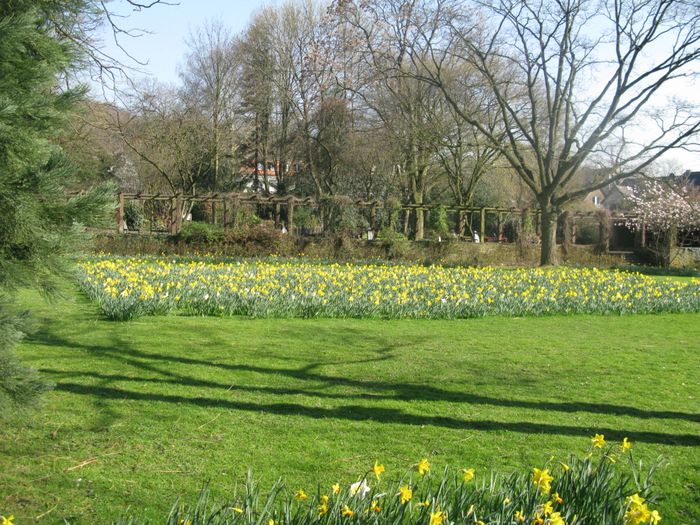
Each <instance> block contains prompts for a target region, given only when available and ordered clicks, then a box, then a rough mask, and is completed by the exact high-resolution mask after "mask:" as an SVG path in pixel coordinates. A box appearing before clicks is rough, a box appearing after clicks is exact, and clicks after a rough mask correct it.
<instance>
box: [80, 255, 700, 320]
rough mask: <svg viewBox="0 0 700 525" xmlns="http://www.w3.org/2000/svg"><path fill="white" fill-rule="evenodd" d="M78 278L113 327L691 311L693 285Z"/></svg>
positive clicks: (341, 267)
mask: <svg viewBox="0 0 700 525" xmlns="http://www.w3.org/2000/svg"><path fill="white" fill-rule="evenodd" d="M79 280H80V283H81V285H82V288H83V290H84V291H85V292H86V294H87V295H88V296H89V297H90V298H91V299H92V300H94V301H96V302H97V303H98V304H99V306H100V308H101V310H102V312H103V313H104V315H105V316H106V317H108V318H110V319H117V320H125V319H131V318H134V317H138V316H142V315H155V314H167V313H170V312H182V313H185V314H191V315H245V316H251V317H337V318H342V317H354V318H390V319H400V318H429V319H456V318H469V317H481V316H485V315H504V316H533V315H552V314H573V313H589V314H593V313H595V314H626V313H659V312H697V311H700V279H694V280H691V281H686V282H679V281H671V280H665V281H662V280H657V279H654V278H652V277H647V276H643V275H641V274H633V273H626V272H617V271H609V270H598V269H588V268H547V269H541V268H536V269H498V268H445V267H439V266H404V265H395V266H389V265H380V264H377V265H360V264H323V263H316V262H306V261H302V260H298V261H276V260H261V261H232V262H216V261H207V260H206V259H200V260H190V261H186V260H178V259H172V258H97V259H93V260H87V261H83V262H81V263H80V264H79Z"/></svg>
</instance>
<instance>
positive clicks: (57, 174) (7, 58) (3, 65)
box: [0, 0, 110, 413]
mask: <svg viewBox="0 0 700 525" xmlns="http://www.w3.org/2000/svg"><path fill="white" fill-rule="evenodd" d="M85 9H86V6H85V4H84V2H81V1H73V2H71V1H66V2H28V1H22V0H11V1H8V2H2V3H1V4H0V294H1V295H2V296H3V300H2V301H0V334H2V335H1V336H0V413H1V411H2V410H3V407H6V406H7V405H8V404H10V403H22V404H24V403H26V402H28V401H30V400H32V399H34V398H35V397H36V396H37V395H38V394H39V393H40V392H42V391H43V390H45V389H46V385H45V384H43V383H42V382H41V381H40V380H39V378H38V377H37V375H36V374H35V373H33V372H31V371H30V370H28V369H26V368H24V367H22V366H21V365H20V364H19V363H18V362H17V361H16V359H15V358H14V357H13V354H12V348H13V346H14V345H15V344H16V343H17V341H18V340H19V339H20V338H21V333H22V321H23V319H24V318H25V316H24V315H17V314H16V313H14V311H13V308H12V304H11V301H12V295H13V294H14V293H15V292H16V291H17V290H19V289H21V288H26V287H33V288H39V289H41V290H42V291H44V292H46V293H47V294H51V293H54V292H55V291H56V289H57V283H58V282H60V279H61V278H64V277H65V276H66V274H67V273H68V272H69V269H70V265H69V264H68V258H67V255H69V254H72V253H74V252H75V251H76V249H77V247H79V246H81V245H84V242H85V240H86V237H85V234H84V233H83V232H84V229H85V228H84V226H83V225H84V224H88V223H94V222H95V221H96V220H97V218H98V217H100V216H104V215H105V213H106V212H107V211H108V209H109V204H108V203H109V202H110V195H109V189H108V188H107V187H101V188H97V189H95V190H93V191H90V192H87V193H86V194H84V195H81V196H79V197H73V198H70V197H69V195H68V193H67V191H66V190H67V188H70V187H71V183H72V180H73V175H74V171H75V170H74V168H73V167H72V166H71V165H70V163H69V162H68V161H67V160H66V158H65V156H64V155H63V152H62V151H61V149H60V148H59V147H58V146H57V145H56V143H55V141H56V139H57V138H58V137H59V136H60V134H61V133H62V131H63V129H64V125H65V123H66V120H67V118H68V117H69V116H70V115H71V112H72V111H73V109H74V108H75V104H76V102H77V101H78V100H80V99H81V98H82V97H83V96H84V94H85V88H84V87H78V88H75V89H60V88H59V80H60V79H61V77H62V75H63V74H65V72H66V71H67V70H69V69H70V68H71V67H73V65H75V64H77V62H78V59H79V57H80V47H79V46H78V45H77V44H76V43H75V40H74V39H71V38H69V37H68V36H67V35H66V34H62V31H60V30H59V26H58V25H57V24H56V20H59V19H60V20H61V21H62V23H63V24H70V23H71V22H70V20H71V17H76V18H73V20H74V22H75V23H76V24H77V23H78V22H79V20H78V18H77V17H79V16H80V13H82V12H83V11H84V10H85Z"/></svg>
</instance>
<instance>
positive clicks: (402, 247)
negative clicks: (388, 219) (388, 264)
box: [377, 226, 411, 259]
mask: <svg viewBox="0 0 700 525" xmlns="http://www.w3.org/2000/svg"><path fill="white" fill-rule="evenodd" d="M377 241H378V242H379V244H380V246H381V247H382V248H384V254H385V256H386V257H387V258H388V259H405V258H406V256H407V255H408V252H409V250H410V248H411V243H410V241H409V240H408V239H407V238H406V236H405V235H404V234H403V233H399V232H397V231H396V230H394V229H393V228H392V227H390V226H387V227H384V228H382V229H381V230H380V231H379V235H377Z"/></svg>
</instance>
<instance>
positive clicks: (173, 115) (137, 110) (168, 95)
mask: <svg viewBox="0 0 700 525" xmlns="http://www.w3.org/2000/svg"><path fill="white" fill-rule="evenodd" d="M124 102H125V103H126V104H125V106H126V107H128V110H124V109H122V108H119V109H117V108H115V109H114V111H113V114H112V124H111V125H112V127H113V129H115V130H116V132H117V133H118V134H119V136H120V137H121V139H122V141H123V143H124V145H125V146H126V147H127V148H128V149H129V150H130V151H131V152H132V153H133V154H134V155H135V157H136V158H137V159H139V161H140V167H141V169H140V170H139V171H140V172H141V176H142V177H144V178H145V177H147V176H148V174H149V173H150V174H151V175H152V176H153V177H154V178H155V179H156V180H158V181H159V184H154V185H153V186H155V187H154V189H156V190H160V189H161V187H165V188H167V190H169V191H170V192H171V193H185V194H192V195H193V194H195V193H196V192H197V188H198V187H200V186H203V185H206V182H207V179H208V176H209V174H210V172H211V170H212V162H213V159H212V156H211V154H212V151H213V147H212V144H211V134H210V133H209V125H208V122H207V119H206V117H205V116H204V115H203V114H202V113H201V112H199V111H197V110H196V109H195V108H193V107H192V106H190V105H187V104H184V103H183V101H182V97H181V93H180V92H179V91H178V90H175V89H170V88H166V87H163V86H159V85H151V86H148V87H144V88H142V89H140V90H139V91H138V92H135V93H134V94H133V95H132V97H130V99H129V100H125V101H124Z"/></svg>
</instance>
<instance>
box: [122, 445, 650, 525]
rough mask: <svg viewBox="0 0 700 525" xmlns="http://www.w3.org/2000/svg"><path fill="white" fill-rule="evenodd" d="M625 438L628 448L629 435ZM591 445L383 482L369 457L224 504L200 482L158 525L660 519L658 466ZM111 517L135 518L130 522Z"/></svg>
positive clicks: (549, 523)
mask: <svg viewBox="0 0 700 525" xmlns="http://www.w3.org/2000/svg"><path fill="white" fill-rule="evenodd" d="M598 437H599V438H600V440H601V441H599V443H600V444H601V445H602V443H603V442H602V436H596V438H598ZM596 438H594V444H595V443H596V441H595V440H596ZM624 443H627V444H629V443H628V442H627V440H626V439H625V442H624ZM594 446H595V445H594ZM593 450H594V451H595V452H592V453H591V454H590V455H589V456H587V457H586V458H584V459H578V458H575V457H570V458H569V459H567V460H566V461H565V462H559V461H554V460H552V461H551V462H550V463H549V464H547V465H543V466H542V468H541V469H540V468H534V469H532V470H528V471H521V472H516V473H513V474H510V475H499V474H495V473H490V474H486V473H483V474H482V473H477V472H476V471H475V470H474V469H470V468H466V469H462V470H460V471H458V472H454V471H450V470H448V469H445V470H444V471H442V472H438V473H436V474H433V472H432V471H431V470H430V463H429V462H428V460H427V459H422V460H420V461H419V462H418V463H417V464H416V465H414V466H413V467H412V468H410V469H408V470H406V471H405V472H403V473H400V474H399V475H398V476H394V477H393V479H392V480H391V481H386V480H385V479H383V471H384V466H383V465H381V464H379V463H378V462H376V461H375V463H374V466H373V467H370V468H368V471H367V472H366V473H365V474H364V475H363V476H360V477H359V478H358V479H357V481H356V482H355V483H353V484H344V485H343V486H341V485H340V484H334V485H332V486H318V488H316V489H314V490H308V492H307V491H306V490H305V488H302V487H286V486H285V485H284V483H283V482H281V481H280V482H277V483H276V484H275V485H274V486H273V487H272V489H271V490H270V491H269V492H268V493H266V494H264V493H263V492H262V491H261V489H260V486H259V485H258V484H257V483H255V482H254V481H253V479H252V476H251V475H250V474H249V475H248V479H247V481H246V483H245V485H244V487H243V490H242V491H241V493H239V494H234V495H233V497H232V498H231V500H230V501H227V502H225V503H223V504H221V503H214V502H213V501H212V500H211V495H210V493H209V491H208V490H207V489H206V488H205V490H203V491H202V493H201V494H200V497H199V500H198V501H197V502H196V503H195V504H194V505H188V504H182V503H179V502H177V503H175V505H174V506H173V508H172V510H171V512H170V514H169V516H167V517H165V518H164V520H163V522H162V523H165V524H167V525H205V524H206V525H224V524H226V525H282V524H284V525H316V524H318V525H348V524H353V523H372V524H375V525H448V524H452V523H454V524H460V525H462V524H464V525H467V524H469V525H486V524H489V525H506V524H509V525H511V524H516V525H519V524H521V523H526V524H528V525H530V524H536V525H574V524H575V525H623V524H624V525H642V524H650V525H656V524H657V523H658V522H659V521H660V520H661V516H660V514H659V513H658V511H657V510H655V509H653V506H654V501H655V496H654V493H653V490H652V487H651V478H652V475H653V473H654V470H655V468H656V466H658V465H655V466H653V467H652V468H650V469H646V470H645V471H643V470H642V468H641V467H640V465H639V464H637V463H636V462H635V461H634V459H633V458H632V453H631V451H629V450H625V448H624V445H615V446H608V447H606V448H604V449H602V448H601V449H600V450H599V449H597V448H594V449H593ZM368 467H369V465H368ZM387 474H388V476H387V477H389V476H391V473H387ZM307 489H308V488H307ZM116 523H117V524H118V525H126V524H129V525H135V524H137V523H140V522H139V521H138V520H136V519H133V518H126V519H121V520H119V521H117V522H116Z"/></svg>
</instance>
